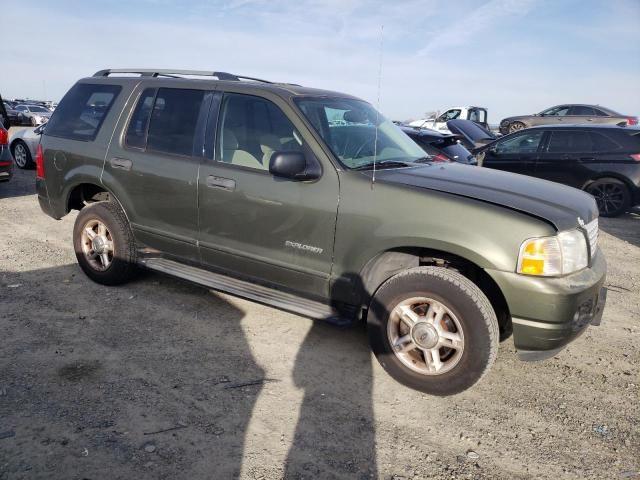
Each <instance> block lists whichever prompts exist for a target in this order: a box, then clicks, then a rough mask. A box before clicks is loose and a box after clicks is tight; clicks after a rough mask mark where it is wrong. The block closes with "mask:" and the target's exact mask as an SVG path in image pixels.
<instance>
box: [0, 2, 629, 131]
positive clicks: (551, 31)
mask: <svg viewBox="0 0 640 480" xmlns="http://www.w3.org/2000/svg"><path fill="white" fill-rule="evenodd" d="M1 3H2V5H1V8H0V10H1V12H2V13H1V17H0V32H1V33H2V34H1V35H0V37H1V38H2V39H3V41H2V42H0V94H2V95H3V97H5V98H16V97H18V98H37V99H51V100H54V101H57V100H59V99H60V98H61V97H62V96H63V95H64V93H65V92H66V91H67V90H68V89H69V88H70V87H71V86H72V85H73V83H74V82H75V81H76V80H78V79H79V78H82V77H86V76H90V75H92V74H93V73H94V72H95V71H97V70H100V69H103V68H130V67H138V68H177V69H195V70H216V71H226V72H232V73H236V74H243V75H247V76H253V77H259V78H266V79H269V80H273V81H282V82H291V83H298V84H301V85H305V86H309V87H317V88H325V89H330V90H337V91H340V92H345V93H350V94H352V95H356V96H358V97H361V98H363V99H365V100H368V101H369V102H371V103H373V104H374V105H375V106H379V108H380V110H381V111H382V112H383V113H384V114H385V115H386V116H387V117H389V118H392V119H394V120H408V119H415V118H420V117H422V116H423V115H424V114H425V112H431V111H444V110H445V109H446V108H447V107H451V106H462V105H479V106H484V107H487V108H488V110H489V121H490V123H498V122H499V120H500V119H501V118H504V117H506V116H509V115H518V114H528V113H534V112H539V111H541V110H543V109H545V108H547V107H550V106H553V105H556V104H559V103H592V104H600V105H604V106H607V107H609V108H612V109H614V110H617V111H619V112H621V113H623V114H629V115H640V0H458V1H455V2H451V1H449V0H395V1H394V0H383V1H377V0H376V1H373V0H295V1H285V0H221V1H213V0H210V1H206V0H110V1H99V0H96V1H85V0H57V1H47V0H30V1H28V2H27V1H25V0H2V2H1Z"/></svg>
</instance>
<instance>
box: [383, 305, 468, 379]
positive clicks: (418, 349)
mask: <svg viewBox="0 0 640 480" xmlns="http://www.w3.org/2000/svg"><path fill="white" fill-rule="evenodd" d="M387 336H388V339H389V343H390V344H391V347H392V349H393V352H394V354H395V355H396V357H397V358H398V359H399V360H400V361H401V362H402V363H403V364H404V365H405V366H407V367H408V368H410V369H411V370H413V371H415V372H417V373H420V374H423V375H442V374H443V373H446V372H448V371H450V370H451V369H452V368H454V367H455V366H456V365H457V364H458V363H459V362H460V359H461V358H462V352H463V351H464V332H463V331H462V325H461V323H460V321H459V320H458V318H457V317H456V315H455V314H454V313H453V312H452V311H451V310H450V309H449V308H447V306H446V305H444V304H443V303H441V302H439V301H437V300H434V299H432V298H427V297H412V298H408V299H406V300H403V301H402V302H400V303H399V304H398V305H396V307H395V308H394V309H393V310H392V311H391V314H390V316H389V321H388V322H387Z"/></svg>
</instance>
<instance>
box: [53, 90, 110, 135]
mask: <svg viewBox="0 0 640 480" xmlns="http://www.w3.org/2000/svg"><path fill="white" fill-rule="evenodd" d="M121 90H122V87H121V86H119V85H97V84H90V83H77V84H76V85H74V86H73V87H72V88H71V90H69V92H67V94H66V95H65V96H64V98H63V99H62V101H61V102H60V104H59V105H58V107H57V108H56V110H55V112H54V113H53V115H52V116H51V120H49V122H48V124H47V128H46V135H48V136H52V137H60V138H66V139H69V140H80V141H84V142H91V141H93V140H95V138H96V136H97V135H98V132H99V131H100V128H101V127H102V123H103V122H104V119H105V117H106V116H107V114H108V113H109V110H111V107H112V106H113V102H114V101H115V99H116V98H117V97H118V95H119V94H120V91H121Z"/></svg>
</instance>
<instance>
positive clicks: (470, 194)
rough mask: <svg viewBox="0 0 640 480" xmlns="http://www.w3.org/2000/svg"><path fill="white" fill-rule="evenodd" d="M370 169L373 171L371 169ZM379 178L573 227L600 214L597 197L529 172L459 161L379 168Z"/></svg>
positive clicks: (377, 176) (559, 228)
mask: <svg viewBox="0 0 640 480" xmlns="http://www.w3.org/2000/svg"><path fill="white" fill-rule="evenodd" d="M369 173H370V172H369ZM376 182H384V183H395V184H399V185H407V186H411V187H419V188H425V189H429V190H434V191H438V192H445V193H450V194H453V195H459V196H462V197H467V198H473V199H476V200H481V201H484V202H488V203H492V204H494V205H500V206H502V207H506V208H510V209H512V210H517V211H519V212H524V213H527V214H529V215H533V216H535V217H538V218H540V219H543V220H545V221H547V222H549V223H551V224H552V225H553V226H554V227H555V228H556V229H557V230H559V231H561V230H569V229H572V228H576V227H577V226H578V224H579V221H578V217H579V218H580V219H582V221H584V223H589V222H590V221H592V220H593V219H595V218H596V217H597V216H598V208H597V206H596V202H595V200H594V198H593V197H592V196H591V195H589V194H587V193H585V192H583V191H581V190H578V189H575V188H572V187H567V186H566V185H561V184H559V183H554V182H549V181H546V180H540V179H537V178H533V177H527V176H525V175H518V174H515V173H509V172H501V171H499V170H492V169H488V168H481V167H470V166H468V165H460V164H456V163H446V164H437V165H436V164H426V165H421V166H419V167H409V168H399V169H392V170H378V171H377V172H376Z"/></svg>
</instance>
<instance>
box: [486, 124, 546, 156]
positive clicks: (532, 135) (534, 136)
mask: <svg viewBox="0 0 640 480" xmlns="http://www.w3.org/2000/svg"><path fill="white" fill-rule="evenodd" d="M542 134H543V131H542V130H537V131H535V132H529V133H521V134H520V135H516V136H514V137H511V138H506V139H504V140H502V141H499V142H498V143H497V144H496V153H497V154H498V155H505V154H511V153H515V154H518V153H535V152H537V151H538V145H540V140H542Z"/></svg>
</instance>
